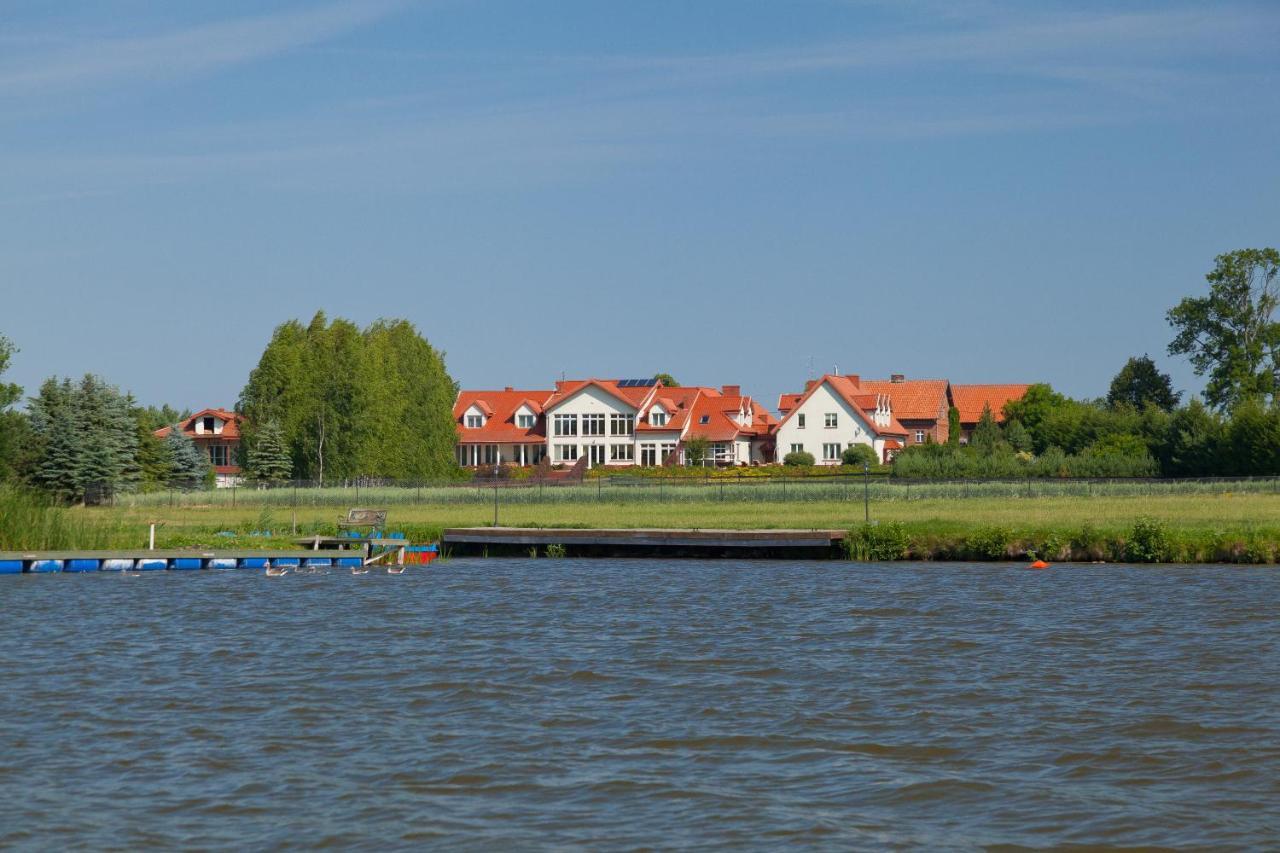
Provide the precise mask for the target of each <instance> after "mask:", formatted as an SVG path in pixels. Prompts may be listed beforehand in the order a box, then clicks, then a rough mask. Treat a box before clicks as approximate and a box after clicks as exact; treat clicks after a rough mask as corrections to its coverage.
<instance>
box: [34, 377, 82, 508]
mask: <svg viewBox="0 0 1280 853" xmlns="http://www.w3.org/2000/svg"><path fill="white" fill-rule="evenodd" d="M74 397H75V389H74V388H73V387H72V385H71V380H69V379H66V380H62V381H59V380H57V379H47V380H45V382H44V384H43V385H41V386H40V393H39V394H38V395H37V396H35V397H33V398H31V400H30V401H29V407H30V411H31V426H32V431H33V433H34V437H35V442H34V445H35V446H34V454H33V456H34V458H33V460H32V469H31V480H32V482H34V483H35V485H37V486H38V487H40V488H41V489H43V490H44V491H46V492H48V493H49V494H50V495H52V496H53V497H55V498H57V499H59V500H63V501H76V500H79V499H80V497H81V496H82V495H83V482H82V481H81V479H80V474H81V471H82V470H83V467H82V465H81V459H82V457H83V456H84V445H83V441H82V436H83V431H82V430H81V428H80V424H79V423H78V417H77V410H76V407H75V400H74Z"/></svg>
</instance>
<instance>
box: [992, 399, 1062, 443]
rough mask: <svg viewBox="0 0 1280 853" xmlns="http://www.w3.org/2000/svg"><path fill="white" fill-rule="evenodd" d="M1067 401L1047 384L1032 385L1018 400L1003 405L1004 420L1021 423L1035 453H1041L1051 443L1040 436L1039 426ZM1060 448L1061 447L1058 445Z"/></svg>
mask: <svg viewBox="0 0 1280 853" xmlns="http://www.w3.org/2000/svg"><path fill="white" fill-rule="evenodd" d="M1067 403H1068V400H1067V398H1066V397H1064V396H1063V395H1061V394H1059V393H1058V392H1057V391H1054V390H1053V387H1052V386H1050V385H1047V384H1043V383H1041V384H1037V385H1032V386H1031V387H1030V388H1028V389H1027V393H1026V394H1024V395H1023V396H1022V398H1021V399H1019V400H1011V401H1009V402H1008V403H1006V404H1005V407H1004V416H1005V420H1017V421H1021V422H1022V425H1023V426H1024V427H1026V428H1027V431H1028V432H1030V433H1031V441H1032V444H1033V445H1034V447H1035V452H1036V453H1043V452H1044V451H1045V450H1047V449H1048V448H1049V447H1052V446H1053V442H1052V441H1050V440H1049V438H1048V436H1046V435H1043V434H1042V430H1041V426H1042V425H1043V424H1044V422H1045V421H1046V420H1048V419H1049V418H1050V417H1052V416H1053V415H1054V414H1055V413H1058V412H1060V411H1061V410H1062V409H1063V408H1064V407H1065V406H1066V405H1067ZM1058 446H1061V445H1058Z"/></svg>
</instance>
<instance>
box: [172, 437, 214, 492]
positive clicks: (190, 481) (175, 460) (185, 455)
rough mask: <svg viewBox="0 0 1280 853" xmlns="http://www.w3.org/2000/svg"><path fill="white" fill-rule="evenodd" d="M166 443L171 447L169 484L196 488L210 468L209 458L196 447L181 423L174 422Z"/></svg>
mask: <svg viewBox="0 0 1280 853" xmlns="http://www.w3.org/2000/svg"><path fill="white" fill-rule="evenodd" d="M165 444H167V445H168V448H169V458H170V459H171V460H172V466H173V467H172V468H171V469H170V473H169V485H170V486H173V487H177V488H188V489H190V488H196V487H197V486H199V485H200V484H201V483H202V482H203V481H204V478H205V476H206V475H207V473H208V470H209V460H208V458H207V457H206V456H205V455H204V453H203V452H201V450H200V448H198V447H196V443H195V442H194V441H192V440H191V436H189V435H187V434H186V433H185V432H183V431H182V426H181V424H173V425H172V426H171V427H170V429H169V434H168V435H166V436H165Z"/></svg>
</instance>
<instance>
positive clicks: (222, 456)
mask: <svg viewBox="0 0 1280 853" xmlns="http://www.w3.org/2000/svg"><path fill="white" fill-rule="evenodd" d="M230 457H231V454H230V453H229V452H228V448H227V446H226V445H225V444H211V445H209V464H210V465H230V464H231V462H230Z"/></svg>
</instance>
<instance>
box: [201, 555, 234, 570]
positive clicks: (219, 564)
mask: <svg viewBox="0 0 1280 853" xmlns="http://www.w3.org/2000/svg"><path fill="white" fill-rule="evenodd" d="M235 567H236V558H235V557H213V558H212V559H210V560H209V563H208V565H207V568H210V569H234V568H235Z"/></svg>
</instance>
